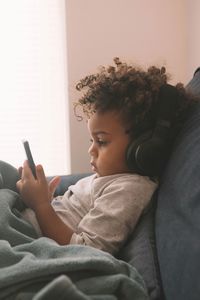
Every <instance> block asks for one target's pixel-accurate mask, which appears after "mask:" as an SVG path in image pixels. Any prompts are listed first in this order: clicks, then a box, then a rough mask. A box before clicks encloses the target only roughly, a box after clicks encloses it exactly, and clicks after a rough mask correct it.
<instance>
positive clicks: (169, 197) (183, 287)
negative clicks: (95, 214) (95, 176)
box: [57, 68, 200, 300]
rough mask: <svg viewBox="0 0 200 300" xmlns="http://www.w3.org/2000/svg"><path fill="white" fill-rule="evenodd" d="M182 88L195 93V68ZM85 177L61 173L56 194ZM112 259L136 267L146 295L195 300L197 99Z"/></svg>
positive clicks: (199, 164)
mask: <svg viewBox="0 0 200 300" xmlns="http://www.w3.org/2000/svg"><path fill="white" fill-rule="evenodd" d="M186 88H187V89H188V90H189V91H190V92H191V93H193V94H195V95H196V96H200V68H198V69H197V70H196V71H195V73H194V77H193V78H192V79H191V81H190V82H189V83H188V84H187V86H186ZM85 175H88V174H76V175H69V176H65V177H63V179H62V183H61V185H60V187H59V189H58V190H57V193H58V194H62V193H63V192H64V191H65V189H66V187H67V186H68V185H70V184H73V183H75V182H76V181H77V180H78V179H79V178H81V177H82V176H85ZM118 258H119V259H122V260H125V261H126V262H128V263H129V264H131V265H133V266H134V267H136V268H137V270H139V272H140V274H142V277H143V278H144V279H145V282H146V285H147V288H148V292H149V296H150V299H152V300H153V299H155V300H164V299H165V300H199V299H200V275H199V274H200V273H199V272H200V271H199V270H200V103H199V104H197V105H196V106H195V108H194V109H193V111H191V112H190V115H189V118H188V120H187V122H186V124H185V126H184V128H183V129H182V130H181V132H180V134H179V136H178V138H177V140H176V142H175V145H174V147H173V151H172V155H171V157H170V159H169V161H168V163H167V166H166V168H165V171H164V174H163V176H162V179H161V184H160V187H159V189H158V191H157V192H156V194H155V195H154V196H153V199H152V202H151V206H150V207H149V209H148V210H147V212H146V213H145V214H144V215H143V216H142V217H141V219H140V222H139V224H138V226H137V228H136V230H135V231H134V232H133V234H132V236H131V237H130V238H129V240H128V241H127V243H126V244H125V246H124V247H123V249H122V250H121V251H120V253H119V254H118ZM133 299H134V298H133Z"/></svg>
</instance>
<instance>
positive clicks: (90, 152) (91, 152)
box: [88, 143, 97, 156]
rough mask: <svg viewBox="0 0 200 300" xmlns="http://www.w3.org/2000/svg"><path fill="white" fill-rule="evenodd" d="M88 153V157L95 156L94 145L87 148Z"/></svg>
mask: <svg viewBox="0 0 200 300" xmlns="http://www.w3.org/2000/svg"><path fill="white" fill-rule="evenodd" d="M88 153H89V155H90V156H96V153H97V150H96V148H95V145H94V143H92V144H91V146H90V147H89V149H88Z"/></svg>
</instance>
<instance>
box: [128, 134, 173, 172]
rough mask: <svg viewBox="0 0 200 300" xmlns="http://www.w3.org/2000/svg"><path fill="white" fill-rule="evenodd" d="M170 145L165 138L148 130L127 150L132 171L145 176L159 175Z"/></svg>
mask: <svg viewBox="0 0 200 300" xmlns="http://www.w3.org/2000/svg"><path fill="white" fill-rule="evenodd" d="M167 150H168V147H167V144H166V142H164V141H163V139H160V138H158V137H154V136H153V137H152V132H147V133H146V134H145V135H142V136H141V137H140V138H139V139H137V140H136V141H135V142H134V141H133V142H132V143H130V144H129V146H128V148H127V152H126V160H127V165H128V167H129V169H130V171H134V172H136V173H138V174H140V175H143V176H159V175H160V173H161V170H162V169H163V167H164V163H165V161H166V158H167V153H168V151H167Z"/></svg>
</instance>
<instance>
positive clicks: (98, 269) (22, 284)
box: [0, 188, 149, 300]
mask: <svg viewBox="0 0 200 300" xmlns="http://www.w3.org/2000/svg"><path fill="white" fill-rule="evenodd" d="M23 208H24V206H23V204H22V202H21V200H20V197H19V195H18V193H16V192H15V191H12V190H10V189H3V188H2V189H0V299H6V300H11V299H12V300H13V299H16V300H28V299H34V300H47V299H48V300H51V299H52V300H53V299H56V297H57V299H59V300H62V299H63V300H64V299H70V300H75V299H76V300H79V299H80V300H89V299H94V300H101V299H102V300H114V299H122V300H126V299H127V300H128V299H131V300H134V299H136V300H147V299H149V297H148V294H147V291H146V287H145V285H144V282H143V279H142V277H141V276H140V275H139V273H138V272H137V270H136V269H135V268H133V267H131V266H130V265H129V264H127V263H125V262H123V261H121V260H118V259H116V258H114V257H113V256H112V255H110V254H108V253H105V252H103V251H100V250H98V249H95V248H92V247H88V246H81V245H68V246H60V245H58V244H57V243H56V242H54V241H53V240H51V239H48V238H45V237H41V238H36V233H35V231H34V229H33V228H32V226H31V225H30V224H29V223H27V222H26V221H25V220H23V219H22V218H21V215H20V212H21V211H22V209H23Z"/></svg>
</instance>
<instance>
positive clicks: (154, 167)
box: [126, 84, 179, 177]
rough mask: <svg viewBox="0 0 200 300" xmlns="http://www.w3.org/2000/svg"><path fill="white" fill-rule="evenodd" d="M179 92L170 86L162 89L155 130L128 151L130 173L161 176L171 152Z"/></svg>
mask: <svg viewBox="0 0 200 300" xmlns="http://www.w3.org/2000/svg"><path fill="white" fill-rule="evenodd" d="M178 98H179V96H178V91H177V89H176V88H175V87H174V86H172V85H169V84H165V85H163V86H162V87H161V88H160V91H159V95H158V110H157V115H158V118H157V121H156V125H155V128H154V129H153V130H151V131H147V132H145V133H144V134H142V135H141V136H140V137H139V138H137V139H136V140H133V141H132V142H131V143H130V144H129V145H128V148H127V151H126V161H127V165H128V168H129V170H130V171H132V172H135V173H138V174H140V175H144V176H151V177H153V176H159V175H160V174H161V172H162V170H163V168H164V165H165V162H166V160H167V158H168V156H169V152H170V139H169V133H170V128H171V124H172V122H173V120H174V116H175V113H176V109H177V105H178Z"/></svg>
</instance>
